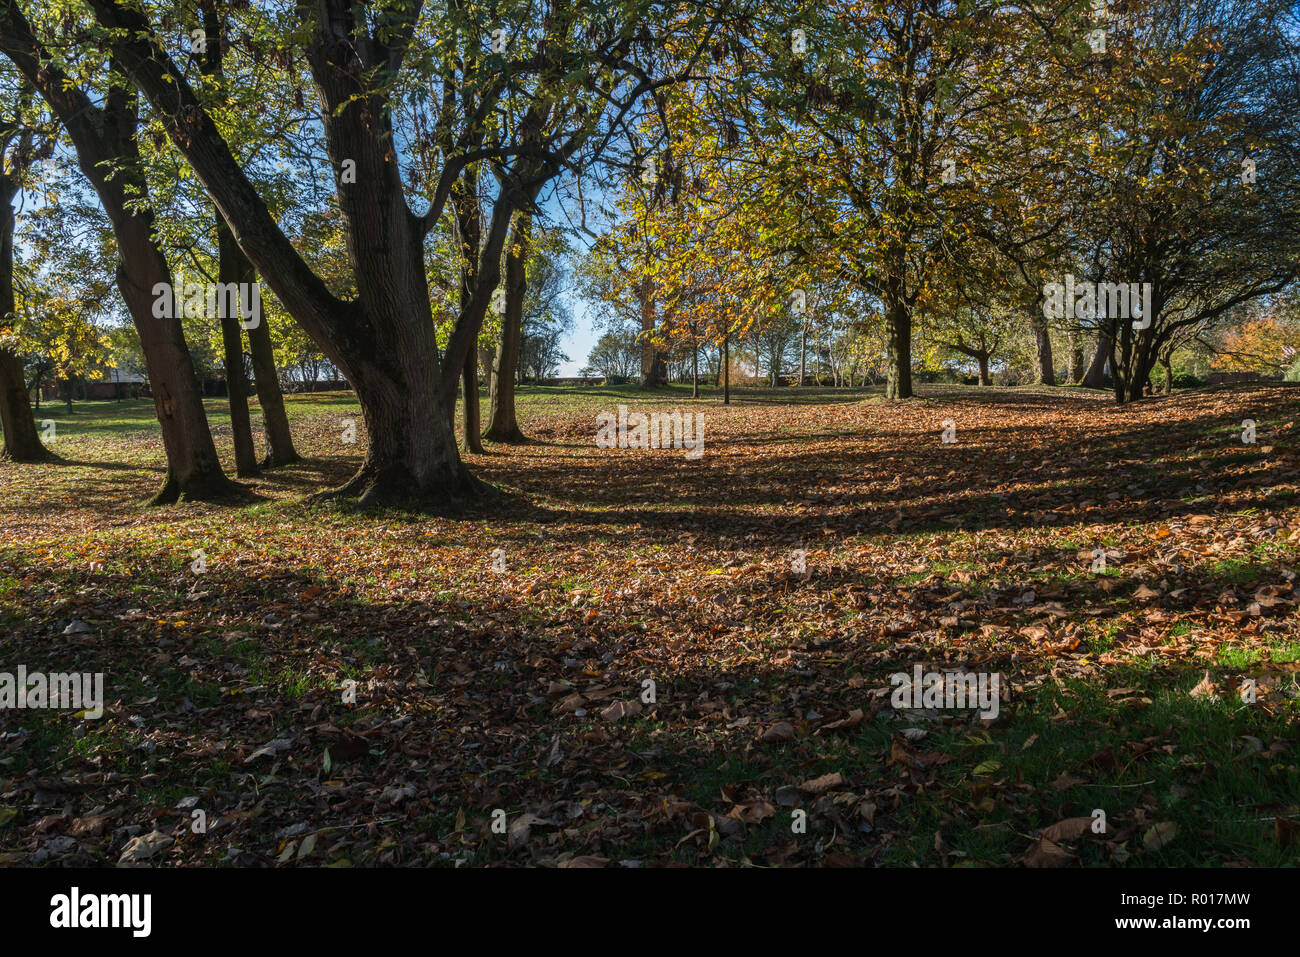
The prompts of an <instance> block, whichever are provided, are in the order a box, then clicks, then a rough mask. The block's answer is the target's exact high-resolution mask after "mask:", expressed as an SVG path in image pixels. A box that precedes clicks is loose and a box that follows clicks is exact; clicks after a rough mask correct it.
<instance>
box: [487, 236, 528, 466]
mask: <svg viewBox="0 0 1300 957" xmlns="http://www.w3.org/2000/svg"><path fill="white" fill-rule="evenodd" d="M532 227H533V220H532V216H531V214H530V213H529V212H528V211H527V210H521V211H520V212H519V213H518V214H516V216H515V223H514V227H513V229H512V230H511V237H510V241H509V242H508V243H507V244H506V279H505V282H506V311H505V315H504V316H503V317H502V320H501V343H500V345H498V346H497V350H496V354H495V355H494V356H493V360H492V378H491V382H490V383H489V396H488V403H489V416H490V419H489V422H488V430H487V432H485V433H484V436H483V437H484V438H487V439H491V440H492V441H493V442H507V443H512V444H518V443H522V442H526V441H528V440H527V439H526V438H525V437H524V434H523V432H521V431H520V429H519V422H518V420H517V419H516V418H515V372H516V369H517V367H518V365H519V337H520V334H521V332H522V330H523V325H524V296H525V295H526V294H527V292H528V257H529V255H530V251H531V246H532Z"/></svg>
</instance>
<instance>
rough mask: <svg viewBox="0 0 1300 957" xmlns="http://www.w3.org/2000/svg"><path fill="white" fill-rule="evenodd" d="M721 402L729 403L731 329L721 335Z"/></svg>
mask: <svg viewBox="0 0 1300 957" xmlns="http://www.w3.org/2000/svg"><path fill="white" fill-rule="evenodd" d="M722 404H723V405H731V329H730V328H728V329H727V332H726V334H725V335H724V336H723V337H722Z"/></svg>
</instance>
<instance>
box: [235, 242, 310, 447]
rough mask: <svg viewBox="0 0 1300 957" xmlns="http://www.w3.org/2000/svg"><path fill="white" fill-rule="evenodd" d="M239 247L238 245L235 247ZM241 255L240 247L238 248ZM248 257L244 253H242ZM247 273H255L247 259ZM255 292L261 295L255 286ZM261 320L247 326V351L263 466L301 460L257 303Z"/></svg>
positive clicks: (267, 332)
mask: <svg viewBox="0 0 1300 957" xmlns="http://www.w3.org/2000/svg"><path fill="white" fill-rule="evenodd" d="M236 248H238V247H236ZM240 255H241V256H243V250H240ZM245 259H247V257H245ZM249 269H250V275H256V273H255V272H254V271H253V270H252V263H249ZM253 294H254V295H255V296H258V297H259V298H260V297H261V295H262V292H261V290H260V289H257V288H255V289H254V293H253ZM258 315H259V316H261V317H262V320H261V322H259V323H258V324H257V325H255V326H253V327H252V328H251V329H249V330H248V352H249V355H250V356H251V357H252V359H253V382H254V384H255V386H256V388H257V404H258V405H259V406H261V408H262V431H263V433H264V435H265V437H266V458H264V459H263V460H262V466H263V468H273V467H276V466H281V465H292V464H293V463H294V462H298V461H300V460H301V457H300V456H299V455H298V450H297V449H296V448H294V445H293V433H292V432H291V431H290V429H289V415H288V412H287V411H286V410H285V406H284V392H283V391H282V390H281V389H280V376H279V375H278V374H277V372H276V369H275V349H274V347H273V346H272V345H271V331H270V329H268V328H267V323H266V316H265V315H263V314H262V312H261V308H260V306H259V309H258Z"/></svg>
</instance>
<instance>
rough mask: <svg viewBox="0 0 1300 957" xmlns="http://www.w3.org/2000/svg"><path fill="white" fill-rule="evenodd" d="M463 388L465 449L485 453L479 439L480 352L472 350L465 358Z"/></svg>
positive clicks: (462, 378)
mask: <svg viewBox="0 0 1300 957" xmlns="http://www.w3.org/2000/svg"><path fill="white" fill-rule="evenodd" d="M461 386H462V390H463V391H464V393H465V400H464V401H465V415H464V420H465V448H466V449H467V450H469V451H470V452H478V453H480V454H481V453H482V452H483V441H482V439H480V438H479V429H480V423H479V401H478V399H479V395H478V350H477V349H471V350H470V351H469V355H467V356H466V357H465V368H464V370H463V372H462V373H461Z"/></svg>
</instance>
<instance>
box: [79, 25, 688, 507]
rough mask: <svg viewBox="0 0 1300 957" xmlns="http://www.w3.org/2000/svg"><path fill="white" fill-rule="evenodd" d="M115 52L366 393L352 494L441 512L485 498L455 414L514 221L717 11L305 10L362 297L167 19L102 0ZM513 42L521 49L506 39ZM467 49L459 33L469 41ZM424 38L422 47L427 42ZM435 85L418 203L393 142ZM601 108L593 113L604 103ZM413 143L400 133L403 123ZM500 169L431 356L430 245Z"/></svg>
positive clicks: (306, 36)
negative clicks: (443, 341) (328, 282)
mask: <svg viewBox="0 0 1300 957" xmlns="http://www.w3.org/2000/svg"><path fill="white" fill-rule="evenodd" d="M90 5H91V7H92V9H93V10H94V12H95V15H96V17H97V19H98V21H99V23H100V25H101V26H102V27H103V28H104V29H105V31H106V36H105V40H106V42H107V43H108V44H109V46H110V49H111V50H112V53H113V55H114V57H115V58H116V60H117V61H118V62H120V63H121V64H122V65H123V67H124V69H125V70H126V71H127V72H128V73H129V75H130V76H131V79H132V80H133V82H134V83H135V84H136V85H137V86H138V87H139V89H140V90H141V92H142V93H143V94H144V95H145V97H146V98H147V99H148V100H149V102H150V103H151V104H152V105H153V107H154V109H155V110H156V111H157V112H158V113H159V114H160V115H161V116H162V117H163V121H164V125H165V127H166V129H167V133H168V135H169V136H170V137H171V139H172V141H173V143H175V144H176V146H177V148H178V149H180V150H181V152H182V153H183V154H184V155H185V157H186V159H187V160H188V161H189V163H190V164H191V166H192V167H193V169H194V171H195V173H196V174H197V175H198V177H199V179H200V180H201V181H202V183H203V185H204V187H205V188H206V189H207V191H208V192H209V194H210V195H211V196H212V198H213V200H214V201H215V202H216V205H217V207H218V208H219V209H220V211H221V213H222V215H223V216H224V217H225V218H226V220H227V222H228V223H229V224H230V226H231V231H232V232H233V233H234V235H235V236H236V239H237V241H238V242H239V244H240V247H241V248H242V249H243V250H244V252H245V254H246V255H247V256H248V257H249V259H250V260H251V261H252V262H253V263H254V265H255V266H256V268H257V269H258V272H259V273H260V274H261V275H262V276H263V277H264V278H265V279H266V281H267V282H268V283H269V284H270V285H271V287H272V288H273V289H274V290H275V293H276V295H277V296H278V297H279V299H280V301H281V302H282V303H283V304H284V306H285V308H286V309H288V311H289V312H290V313H291V314H292V315H293V316H294V318H295V319H296V320H297V321H298V322H300V323H301V324H302V325H303V326H304V327H305V328H306V329H307V331H308V332H309V333H310V334H311V336H312V337H313V339H315V340H316V342H317V343H318V344H319V345H320V347H321V349H322V351H324V352H325V353H326V355H327V356H328V357H329V358H330V360H331V361H332V362H333V363H334V364H335V365H336V366H338V367H339V368H340V369H341V370H343V372H344V374H345V375H347V377H348V380H349V381H350V382H351V383H352V385H353V387H354V388H355V389H356V392H357V396H358V400H359V401H360V403H361V406H362V411H363V415H364V417H365V423H366V430H367V434H368V436H369V439H370V443H369V448H368V450H367V453H366V458H365V461H364V462H363V464H362V467H361V470H360V472H359V473H358V474H357V476H356V477H355V478H354V479H353V480H352V481H351V482H350V483H348V485H346V486H345V487H344V488H343V489H341V490H339V491H340V492H341V493H343V494H357V495H359V496H360V498H361V500H362V501H363V502H368V501H375V500H377V499H381V498H385V497H400V498H406V497H409V496H412V495H415V496H418V497H423V498H427V499H432V500H435V501H447V500H451V499H455V498H457V497H463V496H465V495H467V494H472V492H473V491H474V489H475V488H476V487H477V485H478V484H479V483H476V482H474V481H472V480H471V478H470V476H469V474H468V472H467V471H466V470H465V468H464V466H463V464H462V463H461V461H460V458H459V456H458V454H457V451H456V446H455V442H454V439H453V434H452V431H451V428H450V425H449V424H448V417H447V416H446V414H445V410H446V409H447V408H448V407H450V406H451V405H452V404H453V403H454V401H455V396H456V386H457V381H458V379H459V376H460V374H461V371H462V369H463V368H464V364H465V361H466V358H467V356H468V354H469V352H470V350H471V349H473V348H475V347H476V345H477V341H478V336H479V332H480V329H481V327H482V323H483V318H484V314H485V312H486V311H487V308H488V306H489V303H490V300H491V296H492V294H493V292H494V291H495V289H496V287H497V285H498V284H499V280H500V261H501V254H502V251H503V247H504V244H505V241H506V238H507V233H508V227H509V224H510V221H511V219H512V216H513V213H514V212H515V210H516V209H520V208H524V207H526V205H527V196H528V195H529V193H530V191H532V190H535V189H537V188H538V187H539V185H540V184H541V183H544V182H545V181H546V180H548V179H550V178H552V177H554V176H555V175H557V174H558V172H559V170H560V168H561V166H563V165H564V164H568V163H581V162H582V161H583V160H582V154H583V151H584V150H586V151H588V152H589V153H590V152H593V151H594V152H599V150H600V148H601V147H602V146H603V144H604V142H605V140H606V139H607V137H606V136H604V135H602V133H601V120H602V119H604V120H607V121H609V120H612V121H613V122H614V123H617V122H619V121H620V119H621V117H622V116H624V115H625V114H626V113H627V111H628V110H630V109H631V108H632V106H633V105H634V104H635V103H636V102H637V101H639V100H640V99H641V97H642V96H644V95H646V94H648V93H649V92H651V91H652V90H653V89H655V88H656V86H658V85H659V84H662V83H666V82H669V81H670V78H665V77H662V76H659V75H658V67H657V65H656V64H655V62H654V60H655V56H654V51H653V42H654V41H656V39H657V38H655V37H654V35H653V34H652V33H650V32H649V28H651V27H653V28H656V29H661V30H662V32H663V33H669V32H673V31H677V32H680V33H682V34H684V35H688V36H695V35H699V34H700V33H701V31H702V30H703V29H705V27H706V25H707V24H708V23H709V22H711V18H712V17H713V16H714V14H713V12H712V11H711V9H710V8H709V7H708V6H707V5H700V4H674V3H663V4H660V3H653V2H648V0H637V2H632V0H626V2H617V3H612V4H606V5H605V6H604V13H605V14H606V16H605V17H604V18H602V21H603V23H602V22H594V20H593V18H592V17H590V16H589V11H587V10H585V9H582V8H573V7H570V6H569V5H567V4H556V5H554V6H552V5H550V4H547V5H546V6H545V9H544V10H543V11H542V12H541V15H540V16H539V15H538V13H539V12H538V10H537V9H536V8H535V7H534V5H533V4H531V3H522V2H520V3H508V4H506V5H504V9H502V10H500V12H499V14H498V18H497V19H496V22H497V23H501V24H503V26H500V27H494V26H493V25H492V24H490V23H485V22H484V20H483V19H482V18H481V17H480V16H479V14H478V11H477V10H472V9H469V8H466V7H463V6H462V5H461V4H459V3H454V2H452V3H447V4H445V5H439V6H438V7H437V8H436V9H433V10H431V11H429V15H428V16H422V13H423V7H422V5H421V4H420V3H418V2H414V0H391V2H385V3H377V4H353V3H351V2H348V0H324V2H322V3H319V4H315V5H312V6H310V7H308V6H303V7H300V8H298V10H297V14H296V16H297V23H296V25H295V29H293V31H292V32H291V34H290V35H289V36H284V37H280V38H276V39H280V40H283V41H288V43H289V45H290V47H291V48H293V49H301V51H302V53H303V54H304V56H305V57H306V61H307V63H308V65H309V67H310V70H311V76H312V81H313V84H314V86H315V88H316V94H317V98H318V100H319V102H320V106H321V125H322V128H323V133H324V145H325V150H326V152H327V154H328V157H329V165H330V168H331V169H332V171H333V173H334V176H335V178H336V185H337V194H336V195H337V202H338V206H339V210H340V213H341V223H342V229H343V231H344V233H345V235H346V236H347V246H348V253H349V260H350V266H351V274H352V275H351V278H352V280H353V281H354V285H355V298H353V299H351V300H345V299H341V298H339V297H338V296H337V295H335V294H334V293H333V292H331V291H330V290H329V289H328V288H326V286H325V284H324V283H323V282H322V280H321V277H320V276H318V275H317V274H316V273H315V272H313V270H312V269H311V267H310V266H309V265H308V263H307V262H306V261H305V260H304V259H303V257H302V256H301V255H300V254H299V252H298V251H297V250H296V249H295V248H294V247H293V245H292V243H291V242H290V240H289V238H288V237H287V236H286V235H285V233H284V232H283V231H282V230H281V228H280V227H279V226H278V225H277V224H276V222H275V221H274V220H273V218H272V217H271V216H270V214H269V212H268V210H267V207H266V204H265V202H264V200H263V199H262V197H261V196H259V195H258V192H257V190H256V189H255V188H254V186H253V184H252V182H251V181H250V179H249V177H248V176H247V175H246V173H245V171H244V170H243V168H242V167H241V165H240V163H239V162H238V161H237V159H236V158H235V156H234V154H233V152H232V150H231V148H230V145H229V144H228V142H227V141H226V139H225V137H223V135H222V134H221V132H220V131H219V130H218V128H217V127H216V125H215V124H214V123H213V121H212V118H211V116H210V114H209V112H208V110H207V105H208V104H207V103H205V101H204V98H203V97H202V96H201V95H200V92H201V90H202V88H201V87H200V88H198V89H196V87H195V86H194V85H193V84H191V82H190V79H189V77H187V76H186V75H185V73H184V72H183V71H182V70H181V69H180V68H179V67H178V66H177V65H176V62H175V61H174V59H173V58H172V57H171V56H170V55H169V54H168V52H167V51H166V49H164V44H163V42H162V40H161V38H160V37H159V35H158V33H157V31H156V30H155V29H154V25H153V24H152V23H151V22H150V21H148V20H147V19H146V18H145V16H144V15H143V13H142V12H141V11H140V10H139V9H138V8H135V7H133V6H129V5H128V4H127V3H125V2H121V0H90ZM493 29H496V30H497V34H496V35H497V37H498V38H501V37H507V36H508V37H509V41H508V42H504V43H496V42H494V41H492V39H491V35H492V30H493ZM462 38H464V39H463V40H462ZM417 40H418V41H419V42H418V43H417V42H415V41H417ZM430 84H432V85H433V86H434V87H435V88H436V90H435V97H434V105H433V123H432V127H433V131H434V135H433V139H432V142H431V143H430V144H429V145H430V147H431V149H433V150H436V151H437V152H438V154H439V157H440V159H439V165H440V172H439V174H438V176H437V177H436V178H434V177H430V180H431V181H432V182H431V183H430V185H431V186H432V188H431V190H430V191H429V192H428V193H426V194H425V195H424V198H425V199H426V200H427V201H428V208H427V209H426V211H425V212H423V213H422V214H416V213H415V212H413V210H412V209H411V207H410V205H409V202H408V197H407V195H406V193H405V191H404V184H403V181H402V177H401V164H400V160H399V156H398V150H397V135H398V132H399V131H398V129H397V128H396V126H395V116H396V115H397V111H396V107H397V106H398V105H399V104H400V102H402V99H400V98H405V97H406V96H407V94H408V93H410V94H411V95H413V96H415V97H416V99H417V100H421V99H425V100H427V94H423V93H418V94H417V93H416V90H417V88H418V89H419V90H421V91H423V90H427V89H428V87H429V85H430ZM592 104H596V105H597V106H598V108H595V109H593V108H592ZM404 132H405V131H404ZM476 162H487V163H489V164H490V165H492V166H493V167H494V170H493V172H494V176H495V177H496V179H497V193H496V196H495V201H494V202H493V208H492V212H491V215H490V217H489V218H488V226H487V229H486V230H485V239H484V242H483V247H482V250H481V254H480V259H479V267H478V269H477V271H476V273H475V282H474V291H473V295H472V296H471V297H470V299H469V301H468V303H467V304H466V305H465V307H464V308H463V309H462V310H461V312H460V315H459V317H458V319H457V322H456V326H455V328H454V330H453V332H452V334H451V336H450V337H449V339H448V340H447V346H446V349H445V350H444V351H443V354H442V356H441V361H439V356H438V353H437V350H436V346H435V339H434V334H433V319H432V315H431V312H430V306H429V295H428V284H427V278H426V275H425V270H424V268H423V256H424V240H425V237H426V235H427V234H428V232H429V230H430V229H432V228H433V227H434V226H435V225H436V224H438V223H439V222H440V221H441V220H442V219H443V216H444V214H445V212H446V210H447V201H448V198H449V196H450V194H451V191H452V188H453V186H454V185H455V183H456V182H457V181H458V179H459V178H460V176H461V174H462V172H463V171H464V169H465V168H466V167H467V166H470V165H472V164H474V163H476Z"/></svg>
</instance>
